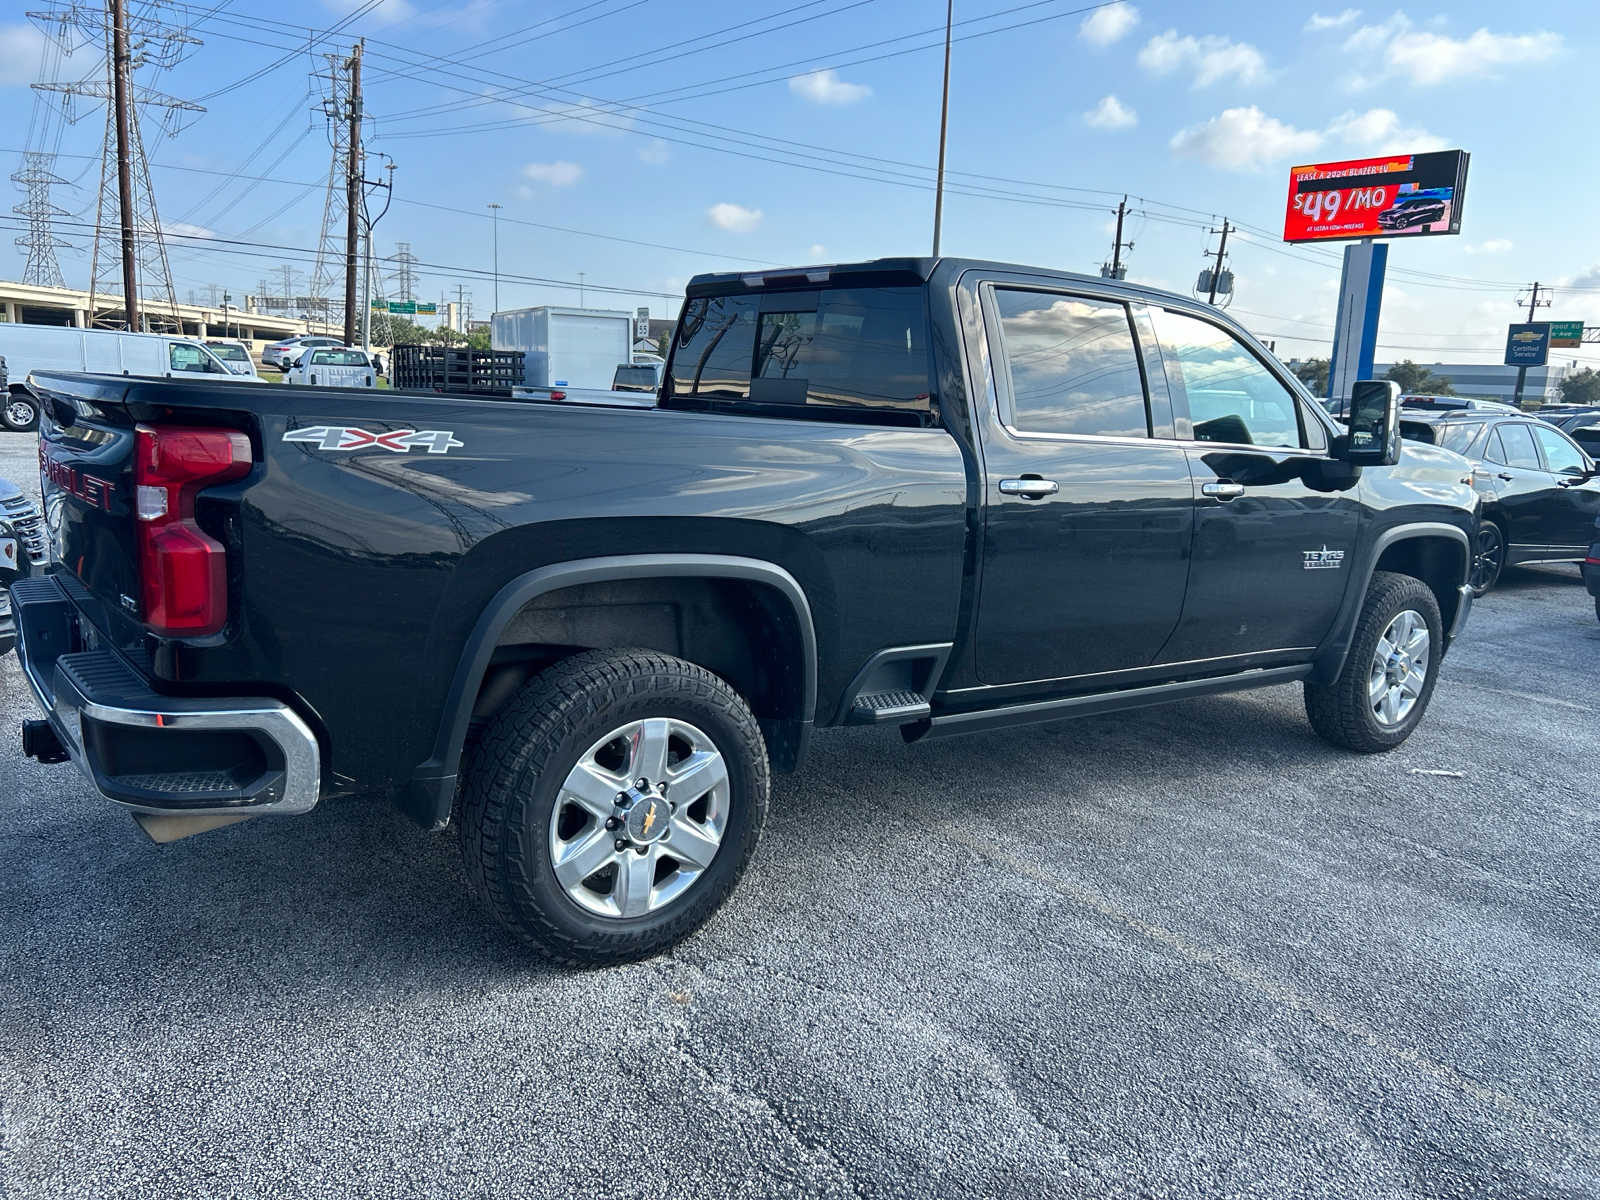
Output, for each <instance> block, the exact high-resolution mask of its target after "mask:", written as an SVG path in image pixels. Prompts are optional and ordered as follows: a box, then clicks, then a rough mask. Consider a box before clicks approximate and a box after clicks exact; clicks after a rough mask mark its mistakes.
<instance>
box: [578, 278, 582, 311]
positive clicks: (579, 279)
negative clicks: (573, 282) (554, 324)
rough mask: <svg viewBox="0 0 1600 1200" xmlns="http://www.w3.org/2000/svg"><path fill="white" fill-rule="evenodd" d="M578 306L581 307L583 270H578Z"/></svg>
mask: <svg viewBox="0 0 1600 1200" xmlns="http://www.w3.org/2000/svg"><path fill="white" fill-rule="evenodd" d="M578 307H579V308H582V307H583V272H582V271H579V272H578Z"/></svg>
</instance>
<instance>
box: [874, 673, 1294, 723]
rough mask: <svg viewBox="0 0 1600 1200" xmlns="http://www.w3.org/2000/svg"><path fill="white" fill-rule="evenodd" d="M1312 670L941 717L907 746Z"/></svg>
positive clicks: (1238, 688)
mask: <svg viewBox="0 0 1600 1200" xmlns="http://www.w3.org/2000/svg"><path fill="white" fill-rule="evenodd" d="M1311 669H1312V668H1311V664H1310V663H1302V664H1300V665H1298V666H1293V667H1266V668H1263V669H1261V670H1257V671H1241V672H1240V673H1239V674H1237V675H1218V676H1215V677H1213V678H1210V679H1185V680H1180V681H1179V682H1177V683H1158V684H1154V685H1152V686H1150V687H1141V688H1127V689H1125V690H1123V691H1120V692H1094V693H1091V694H1090V695H1087V696H1067V697H1064V698H1062V699H1060V700H1035V701H1032V702H1030V703H1027V704H1008V705H1006V706H1005V707H1003V708H985V709H978V710H976V711H973V712H958V713H942V714H940V715H939V716H936V717H930V718H928V719H927V720H924V721H916V722H913V723H911V724H909V725H902V726H901V727H900V732H901V733H902V734H903V735H904V736H905V739H906V741H908V742H914V741H917V740H918V739H920V738H924V737H953V736H954V735H955V734H958V733H978V732H980V731H982V730H985V729H1003V728H1005V727H1007V726H1011V725H1035V724H1038V723H1040V722H1043V721H1064V720H1066V719H1068V718H1069V717H1092V716H1098V715H1099V714H1101V713H1110V712H1121V711H1123V710H1124V709H1130V708H1150V707H1152V706H1153V705H1157V704H1169V703H1171V702H1173V701H1176V700H1189V699H1192V698H1194V697H1196V696H1216V695H1220V694H1222V693H1224V692H1244V691H1249V690H1250V689H1252V688H1261V687H1272V686H1274V685H1276V684H1280V683H1295V682H1297V681H1298V680H1301V679H1304V678H1305V677H1306V676H1308V675H1310V674H1311Z"/></svg>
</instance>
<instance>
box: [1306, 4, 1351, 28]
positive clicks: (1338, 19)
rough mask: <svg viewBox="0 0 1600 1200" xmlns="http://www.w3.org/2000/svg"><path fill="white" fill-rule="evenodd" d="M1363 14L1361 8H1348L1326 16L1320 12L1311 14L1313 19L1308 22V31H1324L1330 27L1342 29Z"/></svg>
mask: <svg viewBox="0 0 1600 1200" xmlns="http://www.w3.org/2000/svg"><path fill="white" fill-rule="evenodd" d="M1360 15H1361V10H1360V9H1359V8H1347V9H1345V10H1344V11H1343V12H1340V13H1335V14H1334V15H1333V16H1331V17H1325V16H1323V15H1322V14H1321V13H1319V12H1314V13H1312V14H1311V19H1310V20H1309V21H1307V22H1306V32H1307V33H1322V32H1323V31H1324V30H1328V29H1342V28H1344V27H1345V26H1346V25H1349V24H1350V23H1351V22H1353V21H1354V20H1355V19H1356V18H1357V17H1359V16H1360Z"/></svg>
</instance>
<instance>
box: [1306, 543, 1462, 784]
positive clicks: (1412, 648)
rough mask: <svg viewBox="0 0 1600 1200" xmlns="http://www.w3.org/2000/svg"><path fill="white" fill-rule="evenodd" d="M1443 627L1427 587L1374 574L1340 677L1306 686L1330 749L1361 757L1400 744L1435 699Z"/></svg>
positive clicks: (1312, 714) (1309, 711)
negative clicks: (1335, 748)
mask: <svg viewBox="0 0 1600 1200" xmlns="http://www.w3.org/2000/svg"><path fill="white" fill-rule="evenodd" d="M1443 629H1444V625H1443V622H1442V621H1441V619H1440V617H1439V602H1438V600H1436V599H1435V598H1434V595H1433V592H1432V590H1431V589H1430V588H1429V587H1428V585H1427V584H1425V583H1423V582H1422V581H1421V580H1420V579H1414V578H1412V577H1411V576H1410V575H1397V574H1394V573H1393V572H1390V571H1378V572H1376V573H1375V574H1374V575H1373V576H1372V582H1371V584H1369V585H1368V587H1367V598H1366V601H1365V602H1364V603H1363V604H1362V606H1361V616H1360V617H1359V618H1358V619H1357V621H1356V632H1355V637H1354V638H1353V639H1352V640H1351V642H1350V653H1349V654H1348V655H1347V656H1346V657H1345V660H1344V669H1343V670H1342V671H1340V673H1339V678H1338V679H1336V680H1334V681H1333V682H1332V683H1327V684H1315V683H1308V684H1306V685H1305V690H1306V716H1307V717H1308V718H1310V720H1311V727H1312V728H1313V729H1315V730H1316V731H1317V732H1318V733H1319V734H1321V735H1322V737H1323V738H1325V739H1326V740H1328V741H1330V742H1332V743H1333V744H1334V745H1336V746H1343V747H1344V748H1345V749H1347V750H1356V751H1359V752H1360V753H1362V754H1376V753H1379V752H1381V751H1384V750H1393V749H1394V748H1395V747H1396V746H1398V745H1400V743H1402V742H1404V741H1405V740H1406V738H1408V737H1410V736H1411V731H1412V730H1414V729H1415V728H1416V727H1417V725H1418V723H1419V722H1420V721H1421V720H1422V714H1423V713H1424V712H1426V711H1427V708H1428V701H1429V700H1430V699H1431V698H1432V696H1433V685H1434V683H1435V682H1436V681H1437V679H1438V677H1439V655H1440V653H1441V652H1442V651H1443V649H1444V637H1443Z"/></svg>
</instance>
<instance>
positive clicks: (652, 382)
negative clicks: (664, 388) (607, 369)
mask: <svg viewBox="0 0 1600 1200" xmlns="http://www.w3.org/2000/svg"><path fill="white" fill-rule="evenodd" d="M611 386H612V387H614V388H625V389H627V390H629V391H634V390H637V391H641V392H653V391H655V390H656V369H655V368H654V367H618V368H617V377H616V378H615V379H613V380H612V381H611Z"/></svg>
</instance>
